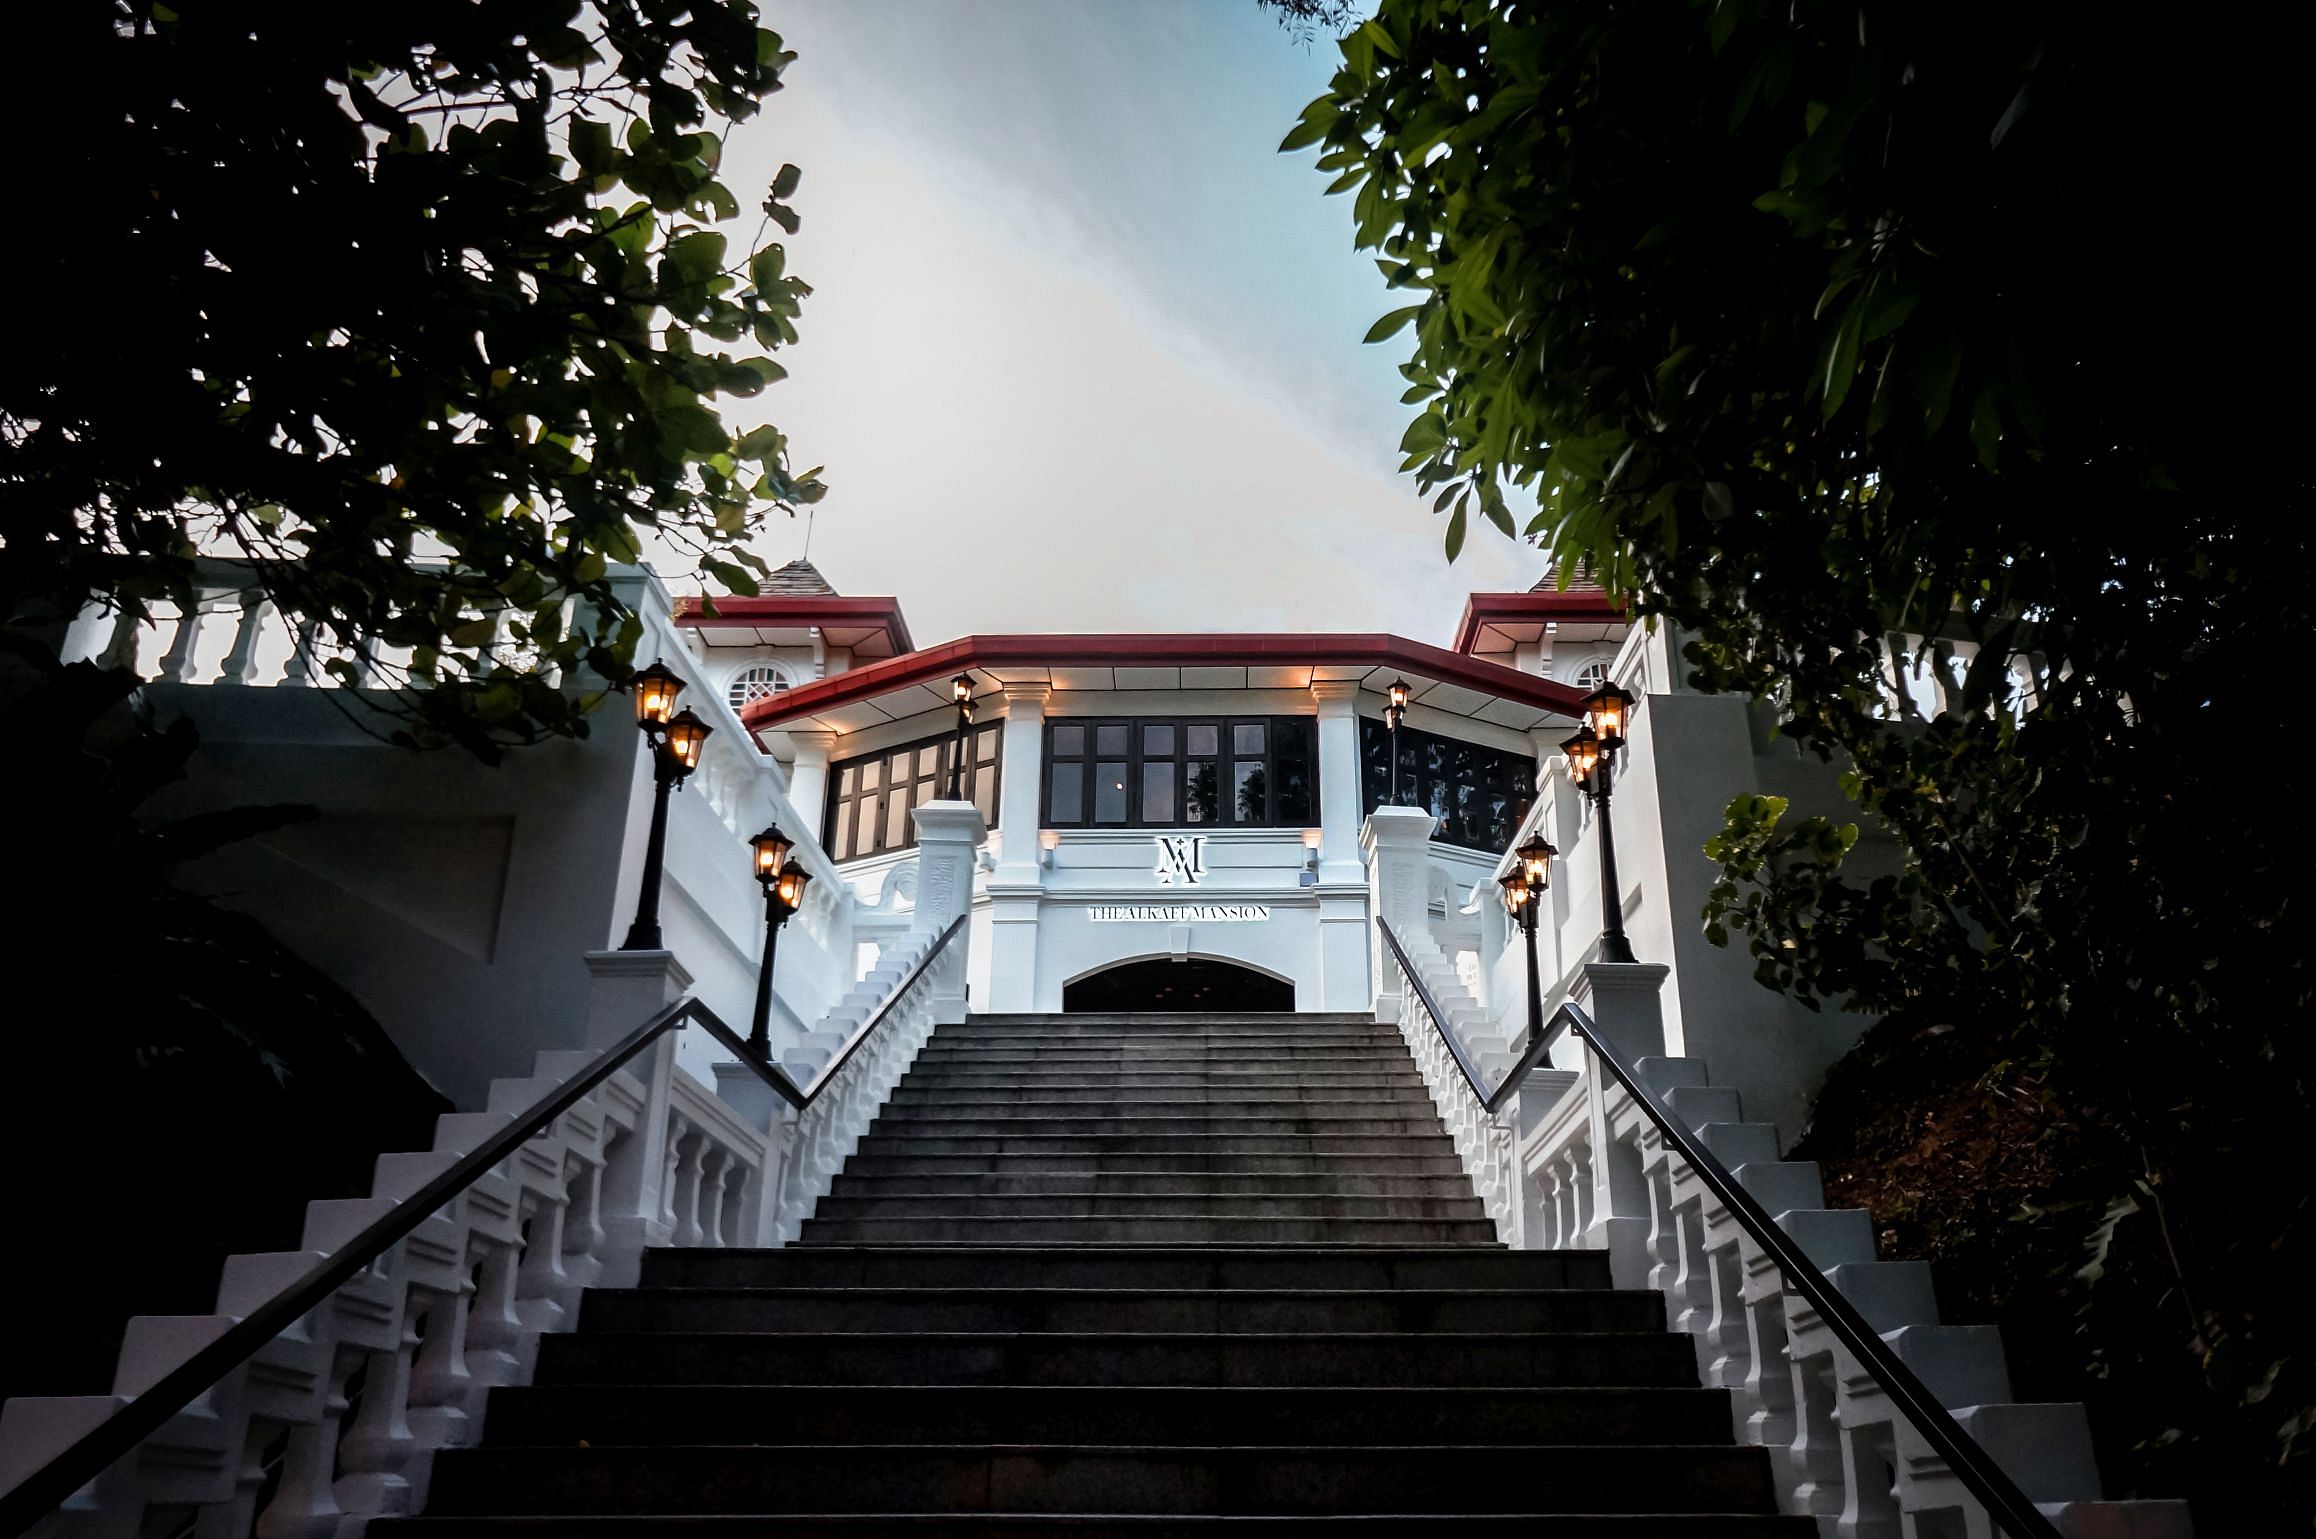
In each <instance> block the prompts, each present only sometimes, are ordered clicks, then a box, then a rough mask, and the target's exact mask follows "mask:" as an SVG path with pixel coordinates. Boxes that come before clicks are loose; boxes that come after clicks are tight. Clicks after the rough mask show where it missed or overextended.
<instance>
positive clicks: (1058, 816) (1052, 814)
mask: <svg viewBox="0 0 2316 1539" xmlns="http://www.w3.org/2000/svg"><path fill="white" fill-rule="evenodd" d="M1085 770H1086V767H1085V766H1084V765H1082V764H1071V763H1066V762H1063V763H1056V764H1055V765H1054V767H1053V799H1052V801H1051V802H1050V803H1049V804H1048V805H1047V807H1046V818H1047V820H1048V821H1049V822H1054V823H1083V822H1084V821H1085V820H1086V790H1085Z"/></svg>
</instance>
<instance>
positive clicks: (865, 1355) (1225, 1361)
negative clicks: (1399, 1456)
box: [532, 1331, 1697, 1389]
mask: <svg viewBox="0 0 2316 1539" xmlns="http://www.w3.org/2000/svg"><path fill="white" fill-rule="evenodd" d="M532 1382H533V1383H535V1384H543V1385H544V1384H563V1385H574V1384H592V1385H626V1384H670V1385H680V1384H785V1385H790V1386H796V1387H810V1386H817V1385H822V1384H862V1385H872V1384H1054V1385H1065V1384H1074V1385H1089V1386H1090V1385H1217V1386H1227V1385H1252V1386H1264V1387H1314V1388H1316V1387H1328V1386H1338V1387H1340V1386H1352V1385H1359V1386H1382V1385H1394V1386H1431V1387H1440V1388H1481V1387H1522V1388H1525V1387H1542V1386H1553V1385H1592V1386H1612V1385H1635V1386H1641V1387H1654V1388H1668V1389H1693V1388H1695V1387H1696V1385H1697V1354H1696V1349H1695V1347H1694V1346H1693V1345H1692V1344H1691V1343H1690V1342H1689V1341H1688V1340H1687V1339H1686V1338H1684V1337H1680V1336H1676V1335H1673V1334H1671V1333H1669V1332H1664V1331H1636V1332H1632V1333H1629V1334H1619V1333H1615V1332H1608V1331H1587V1332H1583V1333H1580V1334H1573V1335H1539V1334H1535V1333H1531V1332H1520V1333H1510V1334H1491V1333H1480V1332H1462V1331H1459V1332H1433V1333H1431V1334H1427V1335H1420V1336H1419V1335H1401V1334H1381V1333H1372V1332H1352V1333H1349V1334H1330V1333H1325V1332H1301V1333H1284V1332H1277V1333H1269V1334H1263V1335H1251V1336H1223V1335H1204V1336H1182V1335H1170V1334H1165V1333H1148V1332H1145V1333H1138V1334H1137V1333H1131V1332H1115V1331H1102V1332H1092V1331H1088V1332H1078V1333H1069V1332H1033V1331H1024V1332H1017V1333H1013V1334H993V1333H990V1332H986V1331H969V1332H957V1333H943V1332H933V1331H920V1332H913V1333H905V1334H904V1333H899V1332H894V1333H883V1332H879V1333H862V1332H854V1331H840V1332H812V1331H793V1332H787V1333H784V1334H781V1335H771V1334H767V1333H762V1332H755V1333H741V1334H718V1333H694V1332H676V1331H646V1332H633V1333H613V1332H609V1331H590V1332H584V1333H580V1334H576V1335H568V1336H563V1335H557V1336H547V1337H543V1338H541V1340H540V1343H539V1361H538V1369H537V1372H536V1375H535V1376H534V1378H533V1379H532Z"/></svg>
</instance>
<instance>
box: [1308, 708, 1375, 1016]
mask: <svg viewBox="0 0 2316 1539" xmlns="http://www.w3.org/2000/svg"><path fill="white" fill-rule="evenodd" d="M1311 698H1312V699H1313V700H1315V701H1317V702H1318V706H1319V886H1318V897H1319V998H1318V999H1317V1001H1315V1008H1317V1009H1321V1010H1367V1009H1371V1008H1372V1007H1373V1006H1374V1004H1375V989H1374V985H1373V983H1372V982H1371V980H1372V979H1373V977H1374V968H1373V963H1372V956H1371V952H1372V948H1373V947H1374V944H1375V938H1374V936H1373V935H1371V934H1370V933H1369V931H1370V929H1371V926H1370V925H1369V924H1368V919H1367V914H1368V905H1367V868H1366V865H1365V864H1364V863H1363V862H1362V861H1361V859H1360V853H1359V809H1360V805H1361V803H1360V788H1359V711H1358V702H1359V686H1358V684H1357V683H1356V682H1354V681H1352V680H1350V679H1321V680H1318V681H1316V682H1314V683H1313V684H1312V685H1311ZM1304 1008H1305V1009H1310V1008H1314V1005H1313V1004H1306V1005H1304Z"/></svg>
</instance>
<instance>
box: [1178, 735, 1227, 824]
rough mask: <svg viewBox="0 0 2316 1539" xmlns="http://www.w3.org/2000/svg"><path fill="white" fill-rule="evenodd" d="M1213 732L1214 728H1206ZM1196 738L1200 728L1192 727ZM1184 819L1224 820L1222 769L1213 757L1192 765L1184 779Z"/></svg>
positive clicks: (1195, 821)
mask: <svg viewBox="0 0 2316 1539" xmlns="http://www.w3.org/2000/svg"><path fill="white" fill-rule="evenodd" d="M1206 730H1207V731H1209V732H1212V731H1213V730H1214V729H1213V728H1212V727H1209V728H1207V729H1206ZM1190 731H1191V734H1192V736H1193V737H1194V738H1195V736H1196V735H1197V732H1198V729H1197V728H1196V727H1192V728H1191V729H1190ZM1184 786H1185V789H1184V792H1183V798H1182V802H1183V806H1182V821H1183V822H1185V823H1219V822H1221V821H1222V788H1221V785H1220V769H1219V767H1218V766H1217V765H1216V764H1215V762H1214V761H1213V760H1212V759H1207V760H1204V761H1202V762H1200V763H1197V764H1193V765H1191V766H1190V773H1189V775H1188V776H1187V777H1186V778H1185V781H1184Z"/></svg>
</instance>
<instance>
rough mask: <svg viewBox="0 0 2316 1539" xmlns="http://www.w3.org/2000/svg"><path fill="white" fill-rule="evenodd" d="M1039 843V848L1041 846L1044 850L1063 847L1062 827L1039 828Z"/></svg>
mask: <svg viewBox="0 0 2316 1539" xmlns="http://www.w3.org/2000/svg"><path fill="white" fill-rule="evenodd" d="M1037 844H1038V848H1039V849H1044V850H1058V849H1060V848H1061V830H1060V829H1058V828H1041V829H1039V830H1038V831H1037Z"/></svg>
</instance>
